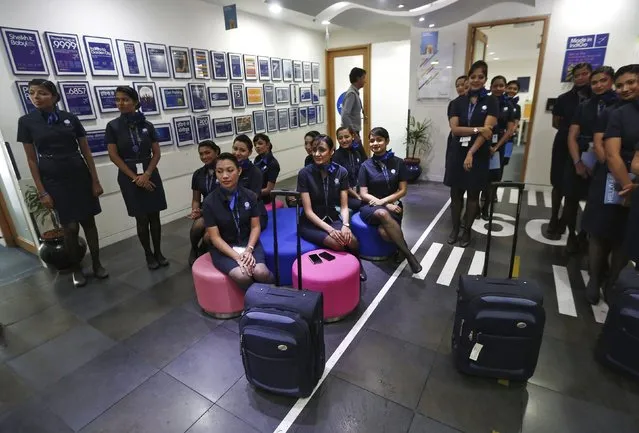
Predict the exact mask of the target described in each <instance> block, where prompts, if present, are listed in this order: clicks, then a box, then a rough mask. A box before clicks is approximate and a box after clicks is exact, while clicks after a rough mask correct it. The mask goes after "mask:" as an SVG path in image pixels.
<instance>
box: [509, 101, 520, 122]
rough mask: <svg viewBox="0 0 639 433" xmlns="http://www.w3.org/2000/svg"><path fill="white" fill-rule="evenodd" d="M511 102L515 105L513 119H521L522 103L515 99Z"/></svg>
mask: <svg viewBox="0 0 639 433" xmlns="http://www.w3.org/2000/svg"><path fill="white" fill-rule="evenodd" d="M510 103H511V105H512V106H513V120H521V105H519V104H517V103H516V102H513V101H510Z"/></svg>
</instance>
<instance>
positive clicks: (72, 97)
mask: <svg viewBox="0 0 639 433" xmlns="http://www.w3.org/2000/svg"><path fill="white" fill-rule="evenodd" d="M58 84H59V86H60V97H61V98H62V102H63V103H64V106H65V107H66V110H67V111H68V112H69V113H73V114H75V115H76V116H77V117H78V119H80V120H93V119H96V118H97V116H96V114H95V108H94V107H93V99H91V92H90V91H89V82H88V81H60V82H59V83H58Z"/></svg>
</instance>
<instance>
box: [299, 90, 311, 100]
mask: <svg viewBox="0 0 639 433" xmlns="http://www.w3.org/2000/svg"><path fill="white" fill-rule="evenodd" d="M312 99H313V97H312V95H311V88H310V87H302V88H300V102H311V100H312Z"/></svg>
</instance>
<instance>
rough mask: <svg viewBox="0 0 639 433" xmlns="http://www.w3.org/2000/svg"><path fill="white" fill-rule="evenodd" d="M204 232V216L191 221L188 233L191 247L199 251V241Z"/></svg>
mask: <svg viewBox="0 0 639 433" xmlns="http://www.w3.org/2000/svg"><path fill="white" fill-rule="evenodd" d="M205 232H206V226H205V225H204V218H198V219H196V220H195V221H193V225H192V226H191V232H190V233H189V237H190V238H191V248H193V250H195V251H199V249H200V241H201V240H202V238H203V237H204V233H205Z"/></svg>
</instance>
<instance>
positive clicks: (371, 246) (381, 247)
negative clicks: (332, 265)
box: [278, 212, 397, 261]
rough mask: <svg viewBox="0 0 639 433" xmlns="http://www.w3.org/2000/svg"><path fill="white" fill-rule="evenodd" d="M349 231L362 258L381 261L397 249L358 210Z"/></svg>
mask: <svg viewBox="0 0 639 433" xmlns="http://www.w3.org/2000/svg"><path fill="white" fill-rule="evenodd" d="M278 216H279V215H278ZM351 231H352V232H353V234H354V235H355V237H356V238H357V240H358V242H359V254H360V257H361V258H362V259H365V260H371V261H382V260H386V259H388V258H389V257H390V256H392V255H393V254H395V252H396V251H397V246H396V245H395V244H394V243H392V242H386V241H385V240H384V239H382V236H381V235H380V234H379V231H377V227H376V226H370V225H368V224H366V223H365V222H364V221H363V220H362V218H361V217H360V215H359V212H357V213H356V214H355V215H353V217H352V218H351Z"/></svg>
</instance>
